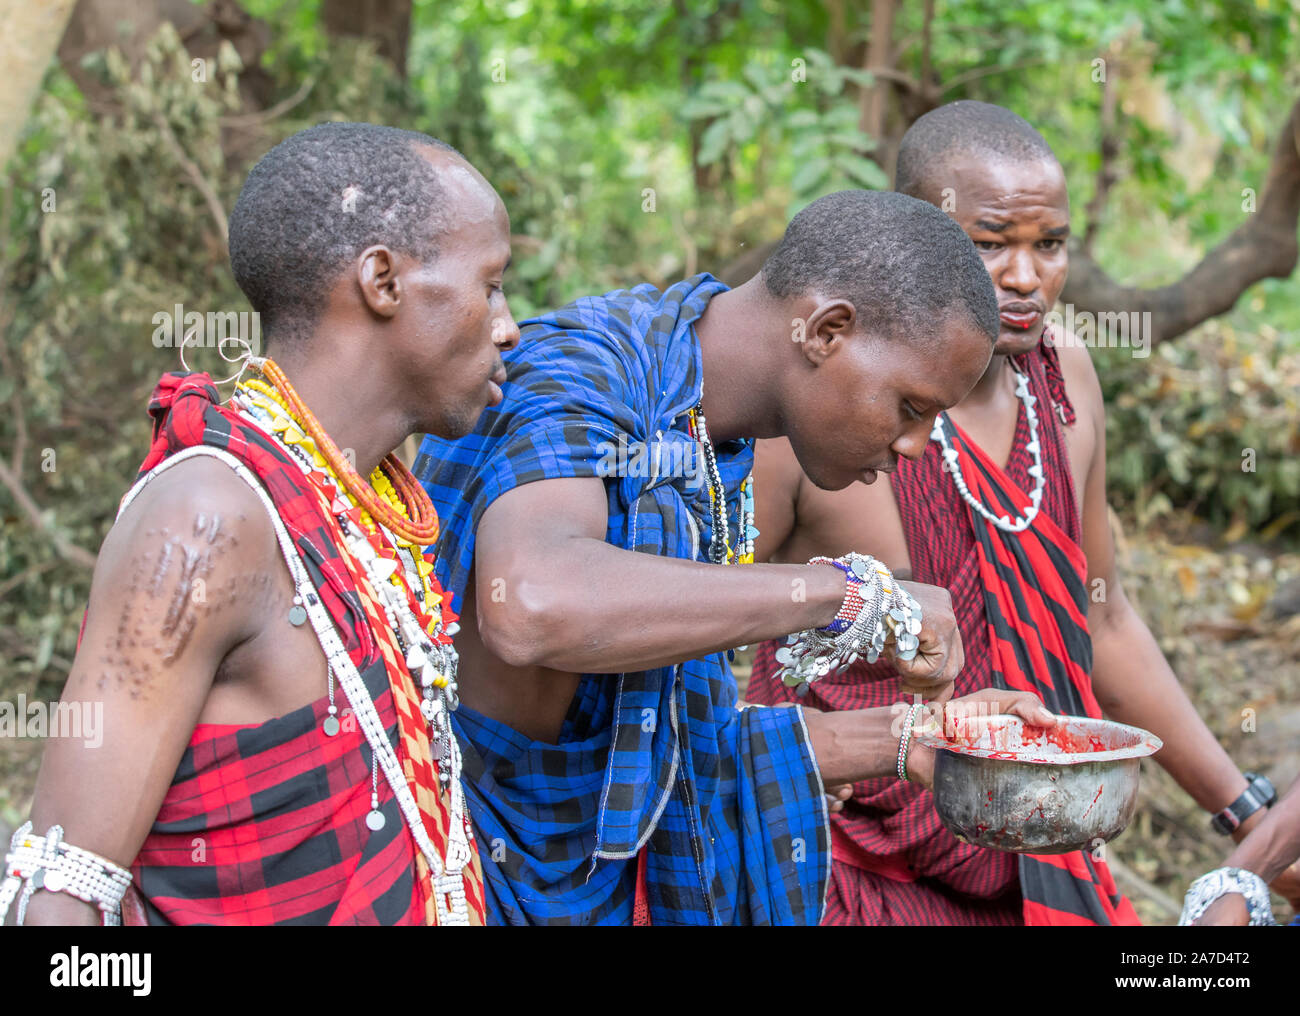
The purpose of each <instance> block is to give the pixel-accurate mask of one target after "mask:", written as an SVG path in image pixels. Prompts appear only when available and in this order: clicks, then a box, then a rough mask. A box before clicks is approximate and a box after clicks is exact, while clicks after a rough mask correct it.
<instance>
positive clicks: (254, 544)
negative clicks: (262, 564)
mask: <svg viewBox="0 0 1300 1016" xmlns="http://www.w3.org/2000/svg"><path fill="white" fill-rule="evenodd" d="M164 537H165V538H170V539H171V540H173V542H177V543H179V544H181V545H191V546H195V547H197V546H201V545H208V546H220V548H221V549H222V550H223V551H229V552H230V554H231V556H233V557H234V558H236V559H243V558H250V559H251V558H257V557H261V556H264V555H265V554H266V553H268V552H273V551H274V550H275V532H274V528H273V526H272V524H271V520H270V518H269V517H268V516H267V513H266V509H265V508H264V507H263V506H262V503H261V500H260V499H259V498H258V496H257V494H256V493H254V491H253V489H252V488H251V487H249V485H248V484H247V483H246V482H245V481H244V480H242V479H240V478H239V477H238V476H237V475H235V472H234V470H233V469H231V468H230V466H229V465H227V464H226V463H225V462H221V461H219V460H217V459H215V458H210V457H205V456H196V457H194V458H191V459H187V460H186V461H184V462H179V463H177V464H176V465H175V466H173V467H171V468H169V469H166V470H164V471H163V472H161V473H159V474H157V475H156V476H155V477H153V478H152V479H151V480H149V481H148V482H147V483H146V484H145V485H144V487H143V488H142V489H141V490H140V491H139V493H138V494H137V495H136V497H135V498H134V499H133V500H132V502H131V504H130V505H128V506H127V508H126V510H125V511H124V512H123V513H122V515H121V516H120V517H119V519H118V520H117V522H116V523H115V524H114V526H113V528H112V529H111V530H110V531H109V534H108V537H107V538H106V539H105V541H104V549H103V552H104V553H115V552H117V551H118V550H119V549H123V550H124V549H127V548H130V547H137V548H138V547H139V546H140V545H148V544H155V543H160V542H163V538H164Z"/></svg>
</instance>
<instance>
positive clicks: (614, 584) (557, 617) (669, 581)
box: [475, 479, 962, 689]
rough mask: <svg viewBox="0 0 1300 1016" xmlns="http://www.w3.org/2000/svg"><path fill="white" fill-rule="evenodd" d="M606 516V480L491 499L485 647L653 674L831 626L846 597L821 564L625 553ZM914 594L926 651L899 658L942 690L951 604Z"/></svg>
mask: <svg viewBox="0 0 1300 1016" xmlns="http://www.w3.org/2000/svg"><path fill="white" fill-rule="evenodd" d="M607 523H608V514H607V509H606V500H605V489H604V485H603V483H602V482H601V481H600V480H598V479H556V480H542V481H538V482H536V483H529V484H525V485H524V486H521V487H517V488H515V489H514V490H512V491H510V492H509V493H507V494H504V495H503V496H501V497H500V498H498V499H497V500H496V501H495V502H493V504H492V505H491V506H489V508H488V509H487V511H485V512H484V513H483V517H482V519H481V520H480V522H479V527H478V536H477V546H478V551H477V557H476V561H475V585H476V589H477V602H476V606H477V613H478V624H479V630H480V633H481V635H482V638H483V643H484V645H485V646H486V647H487V648H488V649H489V651H491V652H492V653H493V654H494V655H496V656H497V657H499V658H500V659H501V660H503V661H504V662H505V663H507V664H510V665H512V666H516V667H528V666H542V667H549V668H552V669H555V670H562V671H567V672H570V673H600V674H603V673H619V672H621V671H625V670H645V669H650V668H653V667H662V666H670V665H672V664H675V663H679V662H681V661H683V660H689V659H695V658H697V657H700V656H704V655H708V654H709V653H714V652H719V651H721V650H724V649H728V648H731V647H733V646H738V645H746V644H749V643H752V642H759V641H762V640H764V639H772V638H779V637H781V636H783V635H787V634H789V633H790V632H795V631H802V630H803V629H806V628H817V627H823V626H825V625H827V624H829V623H830V622H831V621H832V620H833V619H834V617H835V614H836V613H837V611H838V610H839V608H840V605H841V603H842V602H843V600H844V593H845V583H844V576H843V575H842V573H841V572H840V571H839V570H838V569H835V568H831V567H829V566H826V565H811V566H810V565H757V564H756V565H746V566H744V567H735V568H720V567H718V566H716V565H709V564H700V563H697V562H694V561H684V560H678V559H674V558H666V557H657V556H654V555H651V554H636V553H629V552H627V551H624V550H622V549H620V548H617V547H612V546H610V545H609V544H607V543H606V542H605V531H606V527H607ZM909 588H911V589H912V590H913V593H914V595H917V597H918V599H921V602H922V607H923V609H924V614H925V618H924V622H923V627H922V630H921V633H920V635H919V638H920V641H921V647H920V651H919V652H918V653H917V657H916V659H914V660H912V661H908V662H906V663H904V662H901V661H896V665H897V666H898V667H899V670H900V672H901V673H903V674H904V675H905V676H906V677H907V678H908V679H909V680H912V681H915V682H917V683H918V684H929V685H933V686H941V687H942V688H943V689H946V688H947V686H949V685H950V684H951V681H952V678H953V677H954V676H955V675H956V673H957V671H958V670H960V668H961V664H962V656H961V640H960V636H959V635H958V634H957V626H956V620H955V619H954V618H953V616H952V610H951V601H950V599H949V598H948V596H947V592H946V590H935V589H932V588H931V587H919V586H918V587H909ZM923 597H924V599H922V598H923Z"/></svg>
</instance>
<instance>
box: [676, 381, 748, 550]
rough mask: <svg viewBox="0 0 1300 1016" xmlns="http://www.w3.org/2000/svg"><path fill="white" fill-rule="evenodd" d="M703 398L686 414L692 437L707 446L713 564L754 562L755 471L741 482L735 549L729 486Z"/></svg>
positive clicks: (705, 454) (710, 547)
mask: <svg viewBox="0 0 1300 1016" xmlns="http://www.w3.org/2000/svg"><path fill="white" fill-rule="evenodd" d="M702 406H703V400H701V401H700V402H697V403H696V404H695V408H694V409H692V410H690V411H689V412H688V413H687V414H686V415H687V418H688V420H689V421H690V431H691V437H693V438H695V440H697V441H698V442H700V447H701V448H702V449H703V450H704V464H705V468H706V469H707V470H708V476H707V482H708V485H709V513H710V516H711V519H712V533H711V535H710V538H709V560H710V561H712V562H713V563H714V564H753V563H754V541H755V540H756V539H757V538H758V529H756V528H755V526H754V474H753V472H751V473H750V474H749V475H748V476H747V477H745V481H744V482H743V483H742V484H741V485H740V509H739V513H738V514H739V518H738V519H737V523H738V527H739V528H738V533H737V540H736V549H735V550H734V551H733V550H732V549H731V525H730V522H729V520H728V519H727V488H726V487H725V486H724V484H723V482H722V474H721V473H720V472H719V471H718V457H717V454H716V452H715V451H714V449H713V442H712V441H711V440H709V425H708V423H707V421H706V420H705V419H704V410H703V409H702V408H701V407H702Z"/></svg>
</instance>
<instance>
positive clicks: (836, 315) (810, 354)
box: [801, 300, 858, 367]
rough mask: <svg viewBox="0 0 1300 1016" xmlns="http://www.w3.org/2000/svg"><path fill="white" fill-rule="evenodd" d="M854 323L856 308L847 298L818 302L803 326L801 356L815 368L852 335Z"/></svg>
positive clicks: (832, 354) (856, 320)
mask: <svg viewBox="0 0 1300 1016" xmlns="http://www.w3.org/2000/svg"><path fill="white" fill-rule="evenodd" d="M857 322H858V312H857V308H855V307H854V306H853V304H852V303H851V302H849V301H848V300H827V301H826V302H825V303H821V304H818V305H817V307H816V308H815V309H814V310H813V312H812V313H811V314H809V315H808V322H807V324H806V325H805V328H804V340H803V342H802V344H801V346H802V351H803V355H804V357H805V358H806V359H807V360H808V362H809V363H811V364H812V365H813V366H814V367H817V366H820V365H821V364H823V363H825V362H826V361H827V359H829V358H830V357H832V356H834V355H835V353H836V352H837V351H838V350H839V349H840V347H841V346H843V345H844V343H845V341H846V340H847V339H848V337H849V336H850V335H851V334H853V329H854V328H855V327H856V326H857Z"/></svg>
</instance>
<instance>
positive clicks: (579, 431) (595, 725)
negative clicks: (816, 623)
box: [415, 274, 830, 925]
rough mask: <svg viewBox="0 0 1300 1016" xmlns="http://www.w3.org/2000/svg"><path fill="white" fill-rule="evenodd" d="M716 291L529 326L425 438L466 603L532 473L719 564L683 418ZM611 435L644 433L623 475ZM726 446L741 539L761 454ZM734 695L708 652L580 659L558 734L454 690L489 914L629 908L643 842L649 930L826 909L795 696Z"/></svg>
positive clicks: (693, 397)
mask: <svg viewBox="0 0 1300 1016" xmlns="http://www.w3.org/2000/svg"><path fill="white" fill-rule="evenodd" d="M725 289H726V287H725V286H724V285H723V284H722V283H720V282H718V281H717V280H716V279H714V278H713V277H712V276H710V275H707V274H701V275H697V276H695V277H693V278H691V279H687V280H685V281H684V282H680V283H678V284H677V285H674V286H671V287H669V288H668V289H666V290H664V291H663V292H659V291H658V290H656V289H654V288H653V287H651V286H648V285H644V286H637V287H636V288H634V289H631V290H619V291H615V292H611V293H606V294H605V295H603V296H598V297H587V298H583V299H581V300H578V301H576V302H575V303H572V304H570V305H569V306H567V307H564V308H562V309H560V310H558V311H554V312H552V313H549V314H545V315H542V316H540V317H537V318H534V319H532V320H530V321H525V322H523V323H522V325H521V332H522V339H521V342H520V344H519V346H518V348H516V349H515V350H513V351H512V352H510V353H508V354H506V357H505V360H506V367H507V372H508V377H509V381H508V384H507V385H506V387H505V398H504V400H503V402H502V403H501V405H499V406H497V407H495V408H491V409H489V410H488V411H487V412H486V413H484V415H483V417H482V418H481V419H480V420H479V424H478V427H477V429H476V430H475V431H474V433H473V434H470V435H469V436H467V437H465V438H462V439H460V440H458V441H450V442H449V441H444V440H441V439H438V438H434V437H426V438H425V440H424V443H423V445H422V446H421V449H420V455H419V457H418V459H417V461H416V465H415V473H416V475H417V476H418V477H419V478H420V480H421V482H422V483H423V484H424V485H425V487H426V488H427V489H428V491H429V494H430V496H431V497H432V498H433V501H434V503H435V505H436V506H437V509H438V514H439V516H440V518H441V519H442V537H441V539H440V542H439V545H438V577H439V579H440V580H441V581H442V582H443V584H444V586H445V587H446V588H447V589H450V590H452V591H453V593H454V594H455V597H456V607H457V609H459V608H460V606H461V604H460V597H461V595H462V593H463V592H464V589H465V586H466V582H467V580H468V579H469V577H470V573H471V569H472V567H473V564H474V546H475V543H474V539H475V531H476V529H477V526H478V522H479V519H480V518H481V517H482V515H483V512H484V511H485V510H486V508H487V506H488V505H490V504H491V503H492V502H493V501H494V500H496V499H497V498H498V497H500V496H501V495H502V494H505V493H507V492H508V491H510V490H512V489H514V488H515V487H517V486H519V485H521V484H525V483H530V482H533V481H536V480H542V479H551V478H556V477H596V476H599V477H601V478H602V479H604V482H605V488H606V492H607V496H608V503H609V527H608V531H607V533H606V540H607V541H608V542H609V543H611V544H613V545H614V546H616V547H621V548H624V549H626V550H632V551H637V552H639V553H646V554H658V555H662V556H665V557H674V558H686V559H691V560H696V561H704V560H705V559H706V555H707V550H708V546H709V539H710V536H711V528H710V516H709V510H708V487H707V482H706V481H705V479H704V465H703V461H702V458H703V457H702V456H701V455H699V452H698V446H697V445H696V444H695V442H694V440H693V439H692V438H691V437H690V436H689V433H688V431H687V412H688V411H689V410H690V409H691V408H692V407H694V406H695V404H696V403H697V402H698V401H699V397H700V390H701V380H702V379H701V364H700V348H699V342H698V340H697V339H696V336H695V332H694V327H693V323H694V322H695V321H696V320H697V319H698V318H699V316H700V315H701V314H702V313H703V312H704V310H705V308H706V307H707V306H708V301H709V300H710V299H711V298H712V297H713V296H715V295H716V294H718V293H720V292H723V291H724V290H725ZM620 447H623V448H625V449H627V450H628V451H629V453H630V452H631V451H632V450H635V449H638V448H639V449H643V450H644V452H645V454H644V458H643V459H642V462H641V464H640V466H639V467H637V466H631V467H629V468H624V469H621V470H611V469H610V462H611V454H613V453H612V451H611V450H612V449H618V448H620ZM716 451H717V460H718V468H719V471H720V473H721V475H722V478H723V482H724V485H725V486H726V489H727V497H728V510H729V513H730V514H729V517H730V518H731V519H732V520H733V523H732V529H733V534H734V528H735V522H734V520H735V519H736V517H737V505H738V501H739V488H740V484H741V482H742V481H743V480H744V478H745V477H746V476H747V475H748V474H749V471H750V468H751V466H752V463H753V449H752V445H751V443H750V442H741V441H737V442H732V443H729V444H727V445H723V446H720V447H718V448H717V449H716ZM674 466H675V468H673V467H674ZM611 473H613V474H614V475H611ZM733 539H734V536H733ZM577 595H579V596H580V595H581V593H580V592H579V593H578V594H577ZM682 595H683V596H690V595H691V591H690V590H689V589H683V590H682ZM576 606H580V604H576ZM701 608H702V609H707V604H701ZM461 680H462V681H464V682H472V681H473V680H474V674H473V673H462V675H461ZM736 704H737V691H736V682H735V678H734V677H733V675H732V673H731V668H730V667H729V665H728V663H727V661H726V659H725V657H724V655H722V654H716V655H713V656H709V657H706V658H704V659H697V660H689V661H687V662H686V663H683V664H681V665H679V666H676V667H665V668H661V669H657V670H648V671H642V672H639V673H624V674H585V675H583V676H582V679H581V682H580V684H579V688H578V692H577V694H576V695H575V697H574V701H573V703H572V705H571V706H570V709H569V713H568V716H567V718H566V720H565V723H564V727H563V730H562V732H561V735H560V738H559V743H558V744H545V743H541V742H537V741H532V740H530V739H529V738H527V737H525V736H523V735H522V734H519V733H518V732H516V731H514V730H512V729H510V728H508V727H506V726H505V725H504V724H501V723H498V722H496V721H495V720H492V719H491V718H489V717H487V716H484V715H482V714H480V713H476V712H474V711H473V710H471V709H469V708H468V707H465V706H462V707H461V708H460V710H459V711H458V712H457V714H456V715H455V717H454V718H453V719H454V723H455V729H456V732H457V735H458V736H459V738H460V740H461V744H462V747H463V749H464V755H465V762H464V780H465V784H466V793H467V795H468V798H469V803H470V810H471V813H472V815H473V818H474V822H475V824H476V827H477V835H478V838H479V849H480V852H481V854H482V855H483V866H484V874H485V879H486V882H487V896H488V917H489V920H490V921H493V922H495V923H509V924H622V925H626V924H630V923H631V917H632V904H633V899H634V894H635V878H636V855H637V853H638V851H639V850H641V849H642V848H643V847H646V848H647V853H646V860H647V872H646V881H647V889H648V894H649V903H650V916H651V923H653V924H663V925H670V924H747V923H753V924H816V923H817V922H818V920H819V919H820V916H821V911H822V907H823V904H824V901H825V895H826V886H827V879H828V876H829V870H830V845H829V829H828V825H827V814H826V803H825V798H824V797H823V793H822V783H821V777H820V775H819V774H818V772H817V768H816V764H815V762H814V760H813V755H812V749H811V747H810V745H809V741H808V735H807V729H806V727H805V726H804V720H803V714H802V710H800V709H799V708H797V707H796V708H782V709H767V708H751V709H744V710H738V709H737V708H736Z"/></svg>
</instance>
